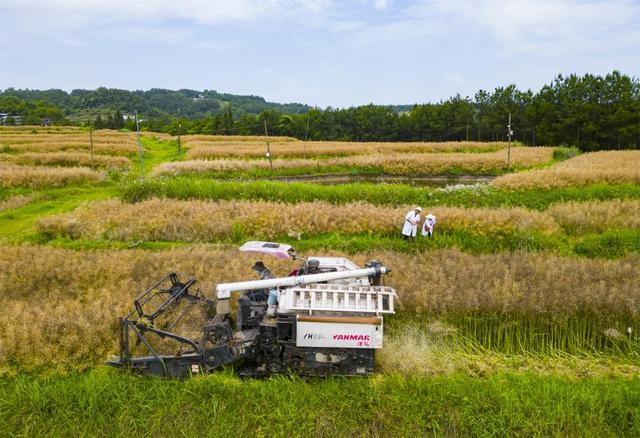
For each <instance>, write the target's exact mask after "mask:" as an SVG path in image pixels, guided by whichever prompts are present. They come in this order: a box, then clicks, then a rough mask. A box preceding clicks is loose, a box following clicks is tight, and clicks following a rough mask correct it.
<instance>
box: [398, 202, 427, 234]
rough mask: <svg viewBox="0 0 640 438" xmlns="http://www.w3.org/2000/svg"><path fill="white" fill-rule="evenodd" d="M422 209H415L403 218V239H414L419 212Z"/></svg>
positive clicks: (418, 221)
mask: <svg viewBox="0 0 640 438" xmlns="http://www.w3.org/2000/svg"><path fill="white" fill-rule="evenodd" d="M421 211H422V209H421V208H420V207H416V208H414V209H413V210H411V211H410V212H409V213H407V215H406V216H405V218H404V225H403V226H402V236H403V237H404V238H405V239H408V238H409V237H416V234H417V233H418V224H419V223H420V212H421Z"/></svg>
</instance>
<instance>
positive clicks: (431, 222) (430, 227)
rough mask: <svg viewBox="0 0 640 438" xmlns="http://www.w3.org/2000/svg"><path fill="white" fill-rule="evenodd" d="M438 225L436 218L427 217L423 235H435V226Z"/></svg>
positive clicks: (423, 226)
mask: <svg viewBox="0 0 640 438" xmlns="http://www.w3.org/2000/svg"><path fill="white" fill-rule="evenodd" d="M435 224H436V218H435V216H431V217H427V218H426V219H425V220H424V224H422V235H423V236H426V235H427V234H428V233H429V232H432V233H433V226H434V225H435Z"/></svg>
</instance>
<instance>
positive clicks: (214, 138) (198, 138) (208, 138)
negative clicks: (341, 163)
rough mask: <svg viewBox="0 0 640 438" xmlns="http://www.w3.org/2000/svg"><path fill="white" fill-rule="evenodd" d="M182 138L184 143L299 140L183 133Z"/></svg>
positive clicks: (261, 142) (282, 137) (263, 142)
mask: <svg viewBox="0 0 640 438" xmlns="http://www.w3.org/2000/svg"><path fill="white" fill-rule="evenodd" d="M182 139H183V140H184V143H185V144H192V145H195V144H198V143H223V144H224V143H227V142H241V143H260V144H262V145H263V146H264V145H265V141H269V142H270V143H273V142H280V143H282V142H296V141H299V140H298V139H296V138H293V137H284V136H268V137H263V136H258V135H203V134H194V135H183V136H182Z"/></svg>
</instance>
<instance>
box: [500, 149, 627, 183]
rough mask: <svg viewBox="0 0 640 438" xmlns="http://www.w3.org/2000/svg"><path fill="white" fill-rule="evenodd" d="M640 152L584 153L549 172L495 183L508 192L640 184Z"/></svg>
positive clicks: (539, 171) (507, 177) (518, 175)
mask: <svg viewBox="0 0 640 438" xmlns="http://www.w3.org/2000/svg"><path fill="white" fill-rule="evenodd" d="M638 163H640V151H600V152H592V153H588V154H582V155H579V156H577V157H574V158H571V159H569V160H566V161H563V162H561V163H558V164H556V165H554V166H552V167H549V168H546V169H537V170H531V171H528V172H520V173H514V174H510V175H504V176H501V177H499V178H497V179H496V180H495V181H494V182H493V184H495V185H496V186H497V187H501V188H508V189H522V188H547V189H548V188H553V187H566V186H579V185H588V184H597V183H608V184H623V183H635V184H639V183H640V165H639V164H638Z"/></svg>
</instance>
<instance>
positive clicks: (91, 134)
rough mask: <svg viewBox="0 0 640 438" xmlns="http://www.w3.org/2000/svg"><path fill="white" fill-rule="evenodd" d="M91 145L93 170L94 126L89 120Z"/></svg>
mask: <svg viewBox="0 0 640 438" xmlns="http://www.w3.org/2000/svg"><path fill="white" fill-rule="evenodd" d="M89 144H90V145H91V149H90V150H91V168H92V169H93V168H94V166H93V164H94V163H93V126H92V125H91V120H89Z"/></svg>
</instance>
